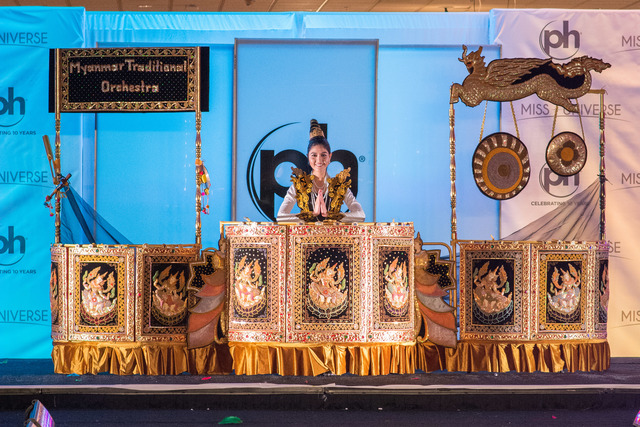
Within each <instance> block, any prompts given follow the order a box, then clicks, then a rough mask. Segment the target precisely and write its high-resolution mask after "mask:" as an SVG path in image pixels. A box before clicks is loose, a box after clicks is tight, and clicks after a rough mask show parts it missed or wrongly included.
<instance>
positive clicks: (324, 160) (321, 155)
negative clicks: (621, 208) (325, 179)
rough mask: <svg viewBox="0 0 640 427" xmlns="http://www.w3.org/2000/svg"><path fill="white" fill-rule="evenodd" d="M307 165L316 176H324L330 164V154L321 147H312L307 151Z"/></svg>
mask: <svg viewBox="0 0 640 427" xmlns="http://www.w3.org/2000/svg"><path fill="white" fill-rule="evenodd" d="M307 155H308V156H309V165H311V169H312V170H313V174H314V175H316V176H324V175H325V174H326V173H327V166H329V163H331V153H330V152H328V151H327V149H326V148H324V147H323V146H322V145H319V144H318V145H314V146H313V147H311V150H309V154H307Z"/></svg>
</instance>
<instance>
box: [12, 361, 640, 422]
mask: <svg viewBox="0 0 640 427" xmlns="http://www.w3.org/2000/svg"><path fill="white" fill-rule="evenodd" d="M33 399H39V400H40V401H41V402H43V403H44V405H45V406H46V407H47V409H48V410H49V411H50V412H51V414H52V416H53V418H54V420H55V421H56V424H57V425H59V426H81V425H100V426H110V425H113V426H121V427H124V426H133V425H149V426H151V425H157V426H182V425H184V426H200V425H203V426H204V425H216V424H218V423H219V422H220V421H223V420H225V419H226V417H229V416H235V417H238V419H240V420H242V421H243V423H244V424H256V425H323V424H326V423H335V422H340V423H346V424H348V425H384V424H394V425H432V426H461V425H465V426H466V425H468V426H503V425H504V426H506V425H513V426H542V425H545V426H546V425H556V426H589V425H598V426H630V425H632V423H633V420H634V417H635V415H636V414H637V412H638V411H639V410H640V359H636V358H633V359H627V358H613V359H612V361H611V368H610V369H609V370H607V371H604V372H576V373H568V372H561V373H553V374H550V373H540V372H535V373H530V374H525V373H502V374H496V373H489V372H478V373H463V372H431V373H416V374H412V375H387V376H372V377H371V376H370V377H358V376H354V375H342V376H331V375H329V376H318V377H283V376H277V375H260V376H235V375H217V376H211V377H208V376H206V377H205V376H195V375H187V374H183V375H177V376H139V375H132V376H117V375H108V374H104V375H83V376H77V375H57V374H54V373H53V363H52V362H51V361H50V360H20V359H4V360H0V426H19V425H22V420H23V419H24V410H25V409H26V408H27V407H28V406H29V403H30V402H31V401H32V400H33ZM226 420H227V421H233V420H235V421H237V419H226Z"/></svg>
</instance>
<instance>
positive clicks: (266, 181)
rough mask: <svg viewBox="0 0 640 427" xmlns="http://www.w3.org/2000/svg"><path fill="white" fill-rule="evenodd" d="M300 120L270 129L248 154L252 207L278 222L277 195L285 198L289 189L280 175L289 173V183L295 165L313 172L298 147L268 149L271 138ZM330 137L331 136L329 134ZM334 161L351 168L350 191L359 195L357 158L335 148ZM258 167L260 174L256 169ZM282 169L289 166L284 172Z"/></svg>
mask: <svg viewBox="0 0 640 427" xmlns="http://www.w3.org/2000/svg"><path fill="white" fill-rule="evenodd" d="M296 124H298V122H292V123H286V124H283V125H280V126H278V127H276V128H274V129H273V130H271V131H269V132H267V134H266V135H265V136H263V137H262V138H261V139H260V141H258V143H257V144H256V145H255V147H254V148H253V150H252V151H251V155H250V156H249V162H248V164H247V171H246V177H247V191H248V192H249V197H250V198H251V202H252V203H253V206H254V207H255V208H256V209H257V210H258V211H259V212H260V213H261V214H262V215H263V216H264V218H266V219H267V220H268V221H275V220H276V214H277V211H278V208H279V206H276V205H275V196H276V195H278V196H280V197H282V198H284V197H285V196H286V194H287V190H288V189H289V185H282V183H280V182H279V181H278V178H279V177H281V176H283V175H286V177H287V182H286V183H287V184H288V178H289V176H290V174H291V172H290V171H291V169H290V168H289V167H287V166H293V167H296V168H299V169H302V170H303V171H305V172H310V167H309V162H308V161H307V156H306V153H302V152H300V151H297V150H292V149H287V150H282V151H280V152H277V153H276V152H275V150H273V149H269V143H270V140H271V139H272V138H273V137H274V135H276V134H277V132H279V131H281V130H283V129H284V128H286V127H289V126H292V125H296ZM327 136H328V135H327ZM331 162H332V163H333V162H338V163H340V164H341V165H342V167H343V168H345V169H346V168H351V172H350V175H351V191H352V192H353V194H354V195H356V196H357V194H358V158H357V157H356V156H355V154H353V153H352V152H351V151H347V150H335V151H333V152H332V156H331ZM258 167H259V171H260V172H259V174H258V173H256V169H257V168H258ZM283 169H287V170H286V171H283Z"/></svg>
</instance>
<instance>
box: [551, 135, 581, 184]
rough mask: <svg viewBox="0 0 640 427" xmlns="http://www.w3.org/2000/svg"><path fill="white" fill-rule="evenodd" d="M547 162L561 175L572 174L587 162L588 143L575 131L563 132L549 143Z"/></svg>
mask: <svg viewBox="0 0 640 427" xmlns="http://www.w3.org/2000/svg"><path fill="white" fill-rule="evenodd" d="M546 158H547V164H548V165H549V168H550V169H551V170H552V171H553V172H554V173H556V174H558V175H560V176H572V175H575V174H577V173H578V172H580V171H581V170H582V168H583V167H584V165H585V163H587V144H585V142H584V139H582V138H581V137H580V136H579V135H576V134H575V133H573V132H561V133H559V134H557V135H556V136H554V137H553V138H551V141H549V145H547V154H546Z"/></svg>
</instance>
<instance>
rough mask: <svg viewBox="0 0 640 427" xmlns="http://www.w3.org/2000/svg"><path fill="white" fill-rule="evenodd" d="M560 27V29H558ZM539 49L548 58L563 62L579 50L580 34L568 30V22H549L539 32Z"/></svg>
mask: <svg viewBox="0 0 640 427" xmlns="http://www.w3.org/2000/svg"><path fill="white" fill-rule="evenodd" d="M560 27H561V28H560ZM539 42H540V49H542V51H543V52H544V53H546V54H547V56H548V57H549V58H553V59H558V60H565V59H569V58H571V57H572V56H574V55H575V54H576V53H578V50H579V49H580V33H579V32H578V31H577V30H570V29H569V21H562V26H560V25H559V23H558V21H551V22H549V23H548V24H547V25H545V26H544V28H543V29H542V31H540V38H539Z"/></svg>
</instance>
